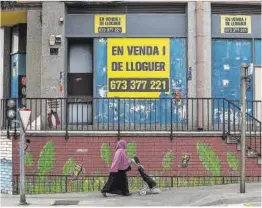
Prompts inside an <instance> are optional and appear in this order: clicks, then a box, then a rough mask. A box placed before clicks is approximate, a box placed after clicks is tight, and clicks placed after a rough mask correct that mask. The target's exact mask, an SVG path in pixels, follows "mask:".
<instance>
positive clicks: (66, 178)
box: [65, 175, 67, 193]
mask: <svg viewBox="0 0 262 208" xmlns="http://www.w3.org/2000/svg"><path fill="white" fill-rule="evenodd" d="M65 192H66V193H67V175H66V177H65Z"/></svg>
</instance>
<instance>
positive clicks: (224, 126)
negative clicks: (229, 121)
mask: <svg viewBox="0 0 262 208" xmlns="http://www.w3.org/2000/svg"><path fill="white" fill-rule="evenodd" d="M225 122H226V121H225V99H224V98H223V136H224V137H225V136H226V135H225V131H226V123H225Z"/></svg>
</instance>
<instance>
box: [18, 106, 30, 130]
mask: <svg viewBox="0 0 262 208" xmlns="http://www.w3.org/2000/svg"><path fill="white" fill-rule="evenodd" d="M31 112H32V110H31V109H20V110H19V118H20V120H21V123H22V128H23V130H24V132H26V130H27V127H28V125H29V121H30V117H31Z"/></svg>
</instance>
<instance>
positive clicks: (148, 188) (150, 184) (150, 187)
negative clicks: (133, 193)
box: [134, 157, 161, 196]
mask: <svg viewBox="0 0 262 208" xmlns="http://www.w3.org/2000/svg"><path fill="white" fill-rule="evenodd" d="M134 161H135V164H136V165H137V166H138V172H139V174H140V176H141V177H142V179H143V181H144V182H146V184H144V186H143V188H141V189H140V190H139V194H140V195H142V196H145V195H146V194H147V193H152V194H160V193H161V191H160V190H159V189H158V188H156V185H157V184H156V182H155V181H154V180H153V179H152V178H151V177H150V176H149V175H147V174H146V173H145V171H144V168H143V166H141V165H140V161H139V159H138V157H134Z"/></svg>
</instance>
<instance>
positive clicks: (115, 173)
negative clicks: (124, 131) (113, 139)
mask: <svg viewBox="0 0 262 208" xmlns="http://www.w3.org/2000/svg"><path fill="white" fill-rule="evenodd" d="M126 145H127V142H126V141H125V140H120V141H119V142H118V143H117V145H116V152H115V156H114V159H113V162H112V165H111V168H110V175H109V178H108V181H107V183H106V184H105V186H104V188H103V189H102V190H101V193H102V194H103V196H104V197H106V193H110V194H119V195H124V196H129V195H130V194H129V190H128V181H127V175H126V172H127V171H129V170H131V166H130V165H131V162H132V160H131V159H129V158H128V157H127V154H126V151H125V149H126Z"/></svg>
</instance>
